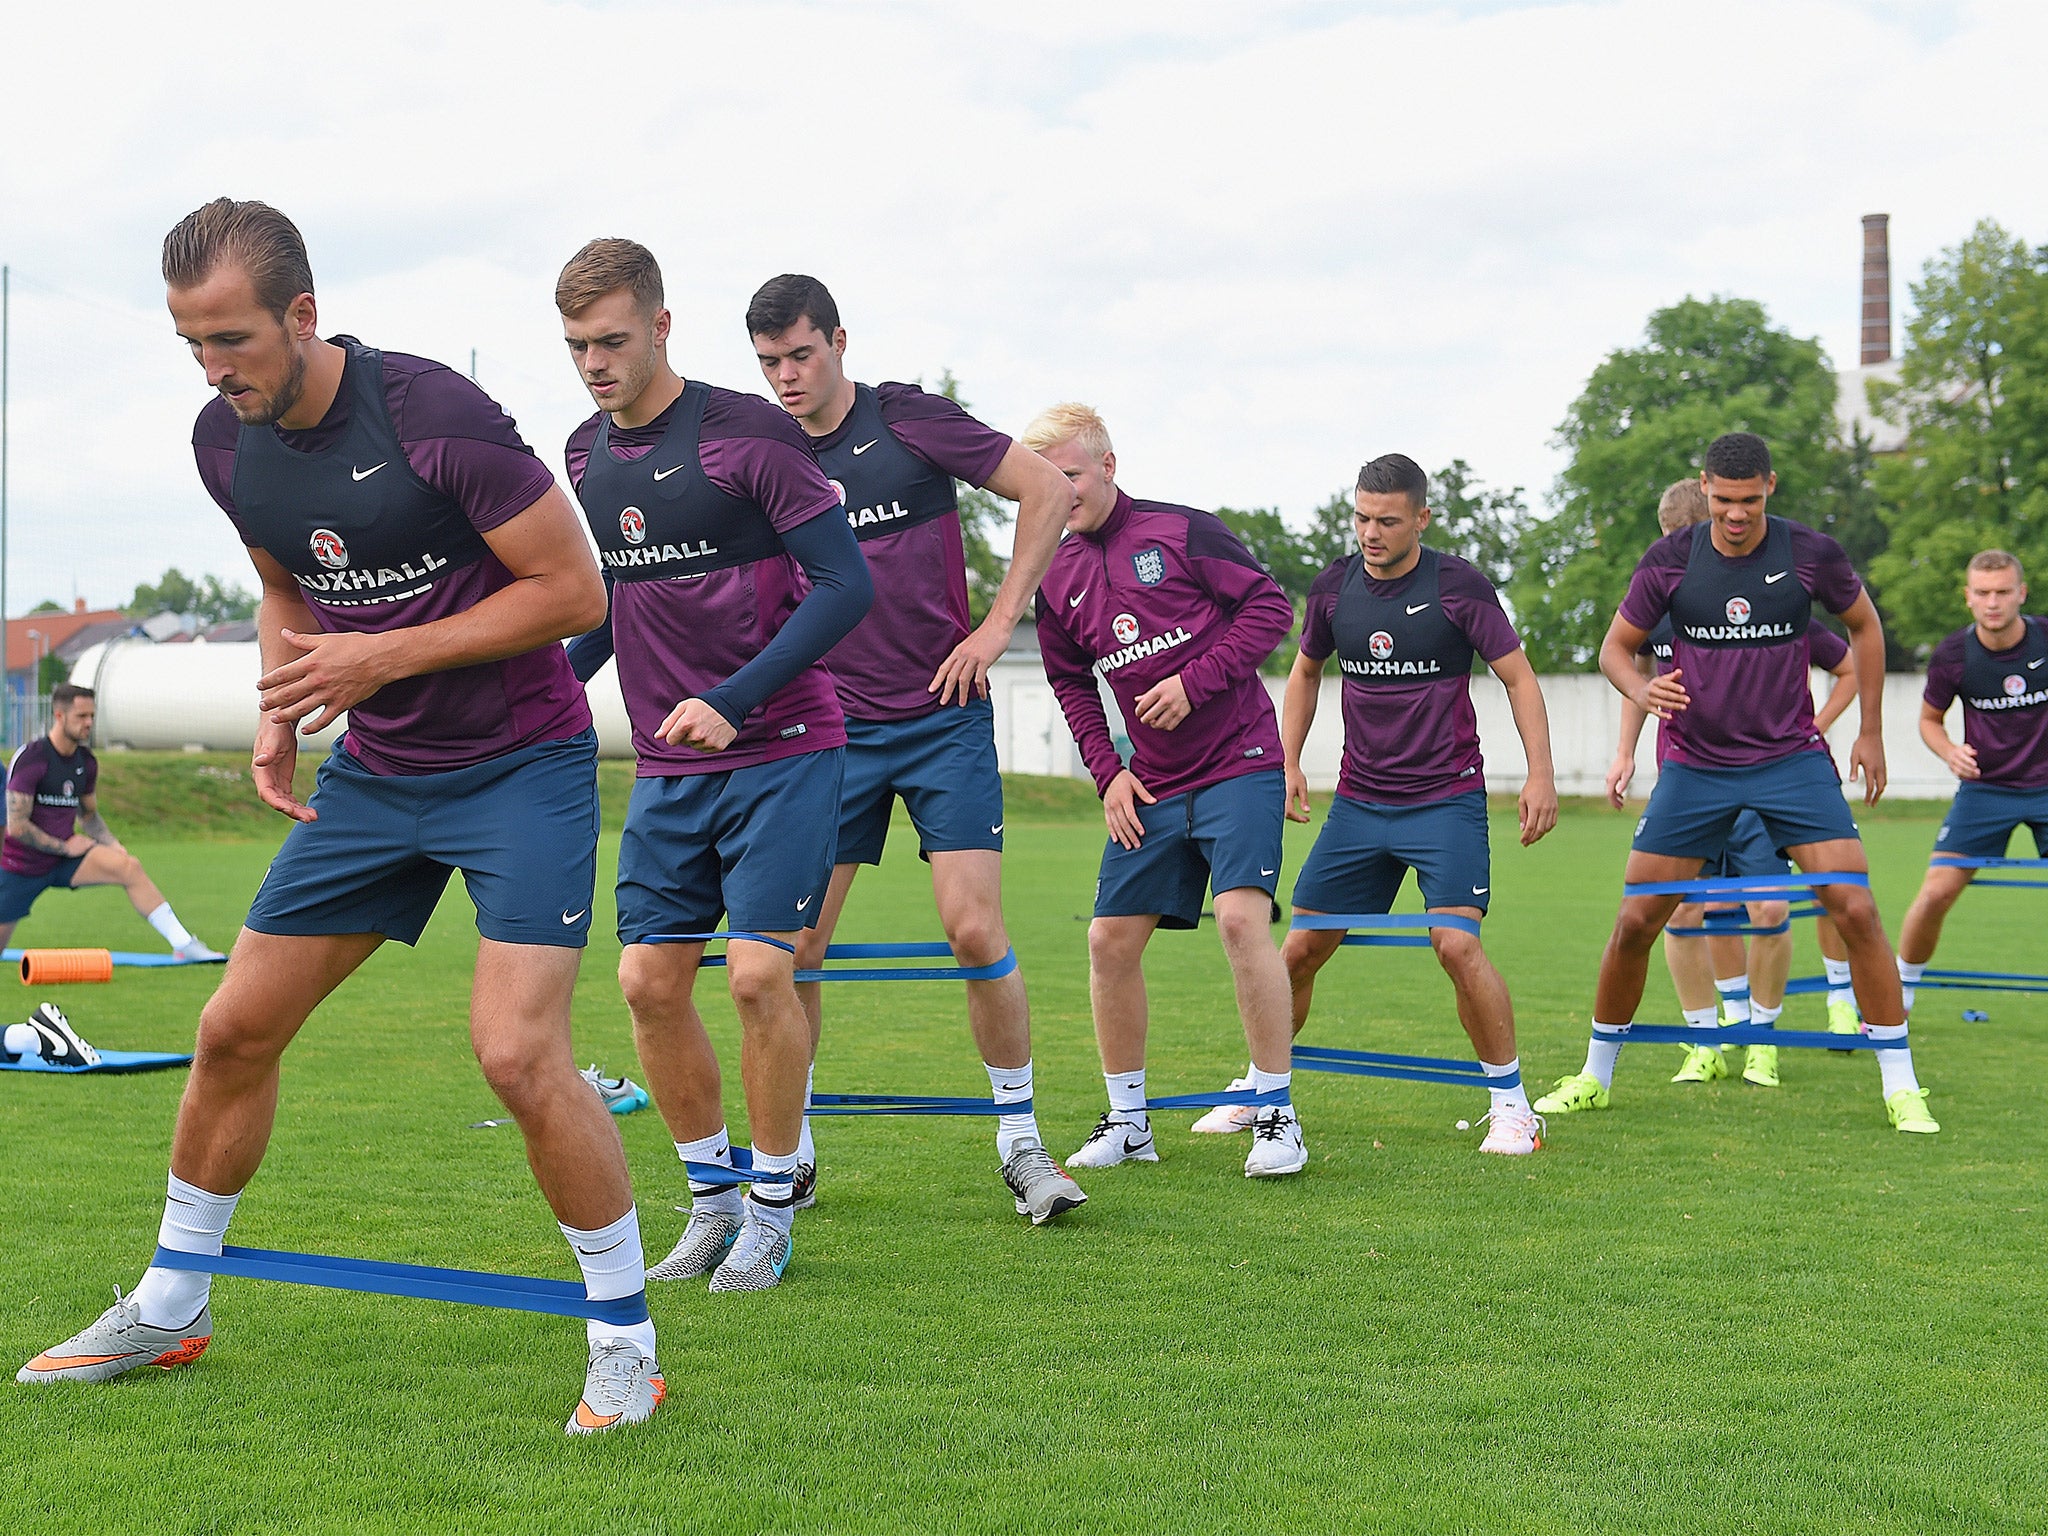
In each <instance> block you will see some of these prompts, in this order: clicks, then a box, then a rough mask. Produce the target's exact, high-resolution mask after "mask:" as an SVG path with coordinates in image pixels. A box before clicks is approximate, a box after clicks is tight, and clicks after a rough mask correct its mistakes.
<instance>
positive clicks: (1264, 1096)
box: [1145, 1088, 1288, 1113]
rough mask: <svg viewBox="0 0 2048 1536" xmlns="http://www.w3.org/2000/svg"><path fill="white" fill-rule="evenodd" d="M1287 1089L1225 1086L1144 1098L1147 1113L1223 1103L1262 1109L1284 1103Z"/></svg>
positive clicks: (1286, 1097)
mask: <svg viewBox="0 0 2048 1536" xmlns="http://www.w3.org/2000/svg"><path fill="white" fill-rule="evenodd" d="M1287 1099H1288V1090H1287V1089H1285V1088H1268V1089H1267V1090H1266V1091H1265V1092H1264V1093H1258V1092H1255V1091H1254V1090H1252V1089H1250V1088H1237V1089H1230V1088H1225V1089H1223V1090H1221V1091H1220V1092H1217V1093H1169V1094H1166V1095H1164V1096H1163V1097H1161V1098H1156V1099H1153V1098H1148V1099H1146V1100H1145V1109H1146V1111H1147V1112H1148V1113H1149V1112H1150V1111H1152V1110H1155V1109H1162V1110H1164V1109H1217V1108H1220V1107H1221V1106H1223V1105H1225V1104H1249V1105H1251V1106H1252V1107H1253V1108H1255V1109H1264V1108H1266V1107H1267V1106H1269V1105H1273V1104H1285V1103H1286V1102H1287Z"/></svg>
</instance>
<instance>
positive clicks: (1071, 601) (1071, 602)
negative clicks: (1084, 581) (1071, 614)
mask: <svg viewBox="0 0 2048 1536" xmlns="http://www.w3.org/2000/svg"><path fill="white" fill-rule="evenodd" d="M1087 595H1088V589H1087V588H1086V587H1083V588H1082V589H1081V590H1080V591H1078V592H1076V593H1075V594H1074V595H1073V596H1072V597H1070V598H1068V599H1067V606H1068V607H1069V608H1078V607H1080V606H1081V599H1082V598H1084V597H1086V596H1087Z"/></svg>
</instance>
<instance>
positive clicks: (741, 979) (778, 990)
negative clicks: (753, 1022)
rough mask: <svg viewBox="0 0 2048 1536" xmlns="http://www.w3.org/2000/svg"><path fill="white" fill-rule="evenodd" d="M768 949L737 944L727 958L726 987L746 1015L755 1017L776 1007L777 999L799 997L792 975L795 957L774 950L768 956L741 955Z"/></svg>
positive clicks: (756, 945)
mask: <svg viewBox="0 0 2048 1536" xmlns="http://www.w3.org/2000/svg"><path fill="white" fill-rule="evenodd" d="M765 947H766V946H763V945H759V944H754V945H742V944H735V945H733V947H732V949H731V950H730V951H729V952H728V953H727V955H726V962H725V986H726V990H727V991H728V992H730V993H731V994H732V1002H733V1006H734V1007H735V1008H737V1009H739V1010H740V1012H741V1013H742V1014H754V1013H758V1012H760V1011H762V1010H764V1009H767V1008H771V1007H773V1006H774V1004H775V1003H776V1001H777V1000H779V999H782V998H785V997H794V996H795V987H794V984H793V981H792V976H791V973H792V971H793V970H794V969H795V965H794V962H793V960H792V958H791V957H790V956H789V955H788V954H787V953H786V952H785V951H782V950H779V949H778V950H771V951H769V952H768V953H767V954H759V953H751V952H749V953H741V951H743V950H744V951H758V950H761V949H763V948H765Z"/></svg>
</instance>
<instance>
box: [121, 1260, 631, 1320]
mask: <svg viewBox="0 0 2048 1536" xmlns="http://www.w3.org/2000/svg"><path fill="white" fill-rule="evenodd" d="M150 1263H151V1264H153V1265H154V1266H155V1267H156V1268H158V1269H182V1270H190V1271H193V1272H196V1273H198V1274H203V1275H238V1276H240V1277H242V1278H243V1279H247V1280H281V1281H284V1282H285V1283H286V1284H288V1285H319V1286H325V1287H327V1288H329V1289H331V1290H337V1291H367V1292H369V1293H370V1294H372V1295H376V1296H417V1297H421V1298H424V1299H425V1300H428V1301H459V1302H462V1303H464V1304H465V1305H467V1306H472V1307H504V1308H507V1309H508V1310H511V1311H514V1312H546V1313H550V1314H552V1315H553V1316H555V1317H586V1318H592V1319H594V1320H596V1321H598V1322H601V1323H621V1324H624V1323H638V1322H645V1321H646V1319H647V1295H646V1293H645V1292H644V1291H641V1292H635V1293H634V1294H633V1295H631V1296H621V1297H619V1298H618V1299H617V1300H615V1301H592V1300H591V1299H590V1298H589V1297H588V1296H587V1295H585V1294H584V1290H583V1287H582V1286H581V1285H578V1284H576V1283H575V1282H574V1281H569V1280H537V1279H534V1278H532V1277H531V1276H527V1275H494V1274H487V1273H484V1272H482V1271H479V1270H474V1269H434V1268H430V1267H429V1266H427V1265H423V1264H386V1263H383V1262H381V1261H379V1260H377V1259H340V1258H334V1257H332V1256H330V1255H327V1254H319V1253H279V1252H277V1251H275V1250H272V1249H268V1248H234V1247H226V1248H222V1249H221V1251H220V1254H219V1256H218V1257H215V1256H213V1255H210V1254H204V1253H181V1252H180V1251H178V1250H177V1249H175V1248H163V1247H159V1248H158V1249H157V1251H156V1257H155V1258H154V1259H152V1260H150Z"/></svg>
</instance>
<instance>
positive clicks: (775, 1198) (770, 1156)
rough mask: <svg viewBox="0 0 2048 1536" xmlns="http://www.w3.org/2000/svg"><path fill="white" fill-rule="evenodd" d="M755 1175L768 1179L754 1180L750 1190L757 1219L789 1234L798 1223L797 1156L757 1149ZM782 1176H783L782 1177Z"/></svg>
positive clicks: (790, 1153)
mask: <svg viewBox="0 0 2048 1536" xmlns="http://www.w3.org/2000/svg"><path fill="white" fill-rule="evenodd" d="M754 1172H755V1173H757V1174H765V1175H767V1177H765V1178H758V1179H756V1180H755V1181H754V1187H753V1188H752V1189H750V1190H748V1191H747V1204H748V1205H749V1206H750V1207H751V1208H752V1212H753V1214H754V1216H756V1217H757V1218H758V1219H760V1220H762V1221H765V1222H767V1223H768V1224H769V1225H770V1226H773V1227H780V1228H782V1230H783V1231H785V1232H787V1231H789V1230H790V1228H791V1227H793V1226H794V1225H795V1224H796V1192H795V1189H794V1187H793V1185H794V1180H795V1178H796V1154H795V1153H794V1152H788V1153H784V1154H781V1155H779V1156H778V1155H776V1154H774V1153H769V1152H763V1151H762V1150H761V1149H760V1148H759V1147H756V1148H754ZM778 1175H779V1177H778Z"/></svg>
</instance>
